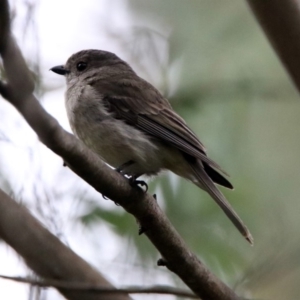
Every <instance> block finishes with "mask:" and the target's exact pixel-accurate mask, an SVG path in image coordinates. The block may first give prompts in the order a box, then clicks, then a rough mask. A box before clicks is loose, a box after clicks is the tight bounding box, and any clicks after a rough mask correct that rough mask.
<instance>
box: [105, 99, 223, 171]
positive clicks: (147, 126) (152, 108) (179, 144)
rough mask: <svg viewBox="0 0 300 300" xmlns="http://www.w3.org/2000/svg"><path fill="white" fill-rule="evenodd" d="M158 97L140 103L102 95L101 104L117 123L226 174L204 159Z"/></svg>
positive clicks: (199, 146)
mask: <svg viewBox="0 0 300 300" xmlns="http://www.w3.org/2000/svg"><path fill="white" fill-rule="evenodd" d="M161 101H166V100H165V99H162V97H161V96H160V99H159V101H144V102H143V101H141V100H137V99H135V98H132V97H124V96H113V95H106V96H105V97H104V99H103V103H104V105H105V106H106V108H107V109H108V110H109V111H110V112H112V113H113V114H114V116H115V117H116V118H118V119H122V120H124V121H125V122H126V123H128V124H130V125H134V126H135V127H136V128H138V129H140V130H141V131H143V132H145V133H147V134H149V135H151V136H153V137H155V138H158V139H160V140H162V141H165V142H168V143H170V144H172V145H173V146H174V147H176V148H177V149H179V150H181V151H182V152H184V153H186V154H188V155H190V156H192V157H195V158H198V159H200V160H201V162H204V163H206V164H208V165H209V166H210V167H212V168H214V169H216V170H218V171H221V172H222V173H224V174H226V172H225V171H223V170H222V169H221V167H220V166H219V165H218V164H217V163H215V162H214V161H212V160H211V159H209V158H208V157H207V156H206V153H205V148H204V146H203V145H202V143H201V142H200V141H199V139H198V138H197V137H196V135H195V134H194V133H193V132H192V131H191V129H189V128H188V126H187V125H186V123H185V121H184V120H183V119H182V118H181V117H180V116H178V115H177V114H176V113H175V112H174V111H173V110H172V108H171V106H170V105H169V103H168V102H167V101H166V103H161ZM226 175H227V174H226Z"/></svg>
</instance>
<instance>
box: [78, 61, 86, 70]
mask: <svg viewBox="0 0 300 300" xmlns="http://www.w3.org/2000/svg"><path fill="white" fill-rule="evenodd" d="M86 67H87V64H86V63H85V62H82V61H81V62H79V63H78V64H77V66H76V68H77V70H78V71H80V72H81V71H83V70H84V69H85V68H86Z"/></svg>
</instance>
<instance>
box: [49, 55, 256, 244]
mask: <svg viewBox="0 0 300 300" xmlns="http://www.w3.org/2000/svg"><path fill="white" fill-rule="evenodd" d="M51 70H52V71H53V72H55V73H57V74H60V75H64V76H65V77H66V80H67V91H66V94H65V103H66V109H67V114H68V118H69V122H70V125H71V128H72V130H73V132H74V134H75V135H76V136H77V137H78V138H79V139H80V140H82V141H83V142H84V144H86V146H87V147H89V148H90V149H91V150H93V151H94V152H95V153H97V154H98V155H99V156H100V157H101V158H102V159H103V160H104V161H105V162H106V163H108V164H109V165H111V166H112V167H114V168H116V169H117V170H118V171H120V172H122V173H123V174H126V175H129V176H131V177H132V178H134V179H136V178H138V177H139V176H141V175H156V174H158V173H159V172H160V171H162V170H170V171H172V172H173V173H175V174H177V175H179V176H181V177H183V178H186V179H188V180H190V181H192V182H193V183H194V184H195V185H197V186H198V187H200V188H201V189H203V190H204V191H206V192H207V193H208V194H209V195H210V196H211V197H212V198H213V199H214V200H215V201H216V203H217V204H218V205H219V206H220V207H221V208H222V210H223V211H224V212H225V214H226V215H227V216H228V217H229V219H230V220H231V221H232V223H233V224H234V225H235V226H236V228H237V229H238V230H239V231H240V232H241V233H242V235H243V236H244V237H245V238H246V239H247V240H248V241H249V242H250V243H251V244H252V242H253V238H252V236H251V234H250V232H249V230H248V229H247V227H246V226H245V225H244V224H243V222H242V220H241V219H240V218H239V216H238V215H237V213H236V212H235V211H234V210H233V208H232V207H231V206H230V204H229V203H228V201H227V200H226V198H225V197H224V195H223V194H222V193H221V192H220V191H219V190H218V188H217V187H216V185H215V184H218V185H221V186H224V187H226V188H229V189H233V186H232V185H231V183H230V182H229V181H228V180H227V179H226V178H225V177H224V176H223V175H222V174H221V173H223V174H225V175H227V174H226V173H225V172H224V171H223V170H222V169H221V168H220V166H219V165H218V164H217V163H215V162H214V161H212V160H211V159H210V158H208V157H207V155H206V150H205V148H204V146H203V144H202V143H201V142H200V141H199V139H198V138H197V136H196V135H195V134H194V133H193V131H192V130H191V129H190V128H189V127H188V126H187V125H186V123H185V121H184V120H183V119H182V118H181V117H180V116H179V115H178V114H177V113H176V112H175V111H174V110H173V109H172V107H171V105H170V103H169V102H168V100H167V99H166V98H164V97H163V96H162V95H161V93H160V92H159V91H158V90H157V89H155V88H154V87H153V86H152V85H151V84H150V83H148V82H147V81H145V80H144V79H142V78H140V77H139V76H138V75H137V74H136V73H135V72H134V71H133V70H132V68H131V67H130V66H129V65H128V64H127V63H126V62H125V61H123V60H121V59H120V58H119V57H117V56H116V55H115V54H113V53H111V52H107V51H101V50H83V51H80V52H78V53H75V54H73V55H72V56H71V57H70V58H69V59H68V61H67V63H66V64H65V65H64V66H63V65H61V66H56V67H53V68H52V69H51Z"/></svg>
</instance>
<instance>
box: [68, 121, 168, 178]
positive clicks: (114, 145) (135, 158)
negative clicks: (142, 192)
mask: <svg viewBox="0 0 300 300" xmlns="http://www.w3.org/2000/svg"><path fill="white" fill-rule="evenodd" d="M90 121H91V120H90ZM90 121H86V122H84V123H85V124H82V125H81V126H79V125H78V124H76V125H77V126H76V125H74V124H73V126H72V128H73V131H74V133H75V135H77V136H78V138H79V139H81V140H82V141H83V142H84V143H85V144H86V146H88V147H89V148H90V149H91V150H93V151H94V152H95V153H97V154H98V155H99V156H100V157H101V158H102V159H103V160H104V161H105V162H106V163H108V164H109V165H110V166H112V167H114V168H118V167H120V166H121V165H124V164H125V163H127V162H129V161H132V162H133V163H132V164H131V165H130V166H127V167H126V168H125V169H124V173H126V174H128V175H138V176H140V175H142V174H149V175H150V174H156V173H158V172H159V171H160V170H161V169H162V168H164V165H165V159H164V155H162V154H161V149H159V148H160V147H158V145H159V144H155V143H153V141H152V140H151V139H150V138H149V137H147V136H146V135H145V134H143V133H142V132H140V131H139V130H137V129H135V128H133V127H132V126H129V125H127V124H125V123H124V122H122V121H120V120H115V119H110V118H107V119H104V120H102V121H98V122H90Z"/></svg>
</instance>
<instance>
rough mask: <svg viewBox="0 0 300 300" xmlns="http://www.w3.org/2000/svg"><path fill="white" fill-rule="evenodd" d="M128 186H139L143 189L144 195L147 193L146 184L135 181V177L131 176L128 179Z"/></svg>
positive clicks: (142, 181)
mask: <svg viewBox="0 0 300 300" xmlns="http://www.w3.org/2000/svg"><path fill="white" fill-rule="evenodd" d="M129 184H130V185H131V186H133V185H137V186H139V185H140V186H142V187H145V190H144V192H145V193H147V191H148V184H147V183H146V182H145V181H144V180H136V176H131V177H130V178H129Z"/></svg>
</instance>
